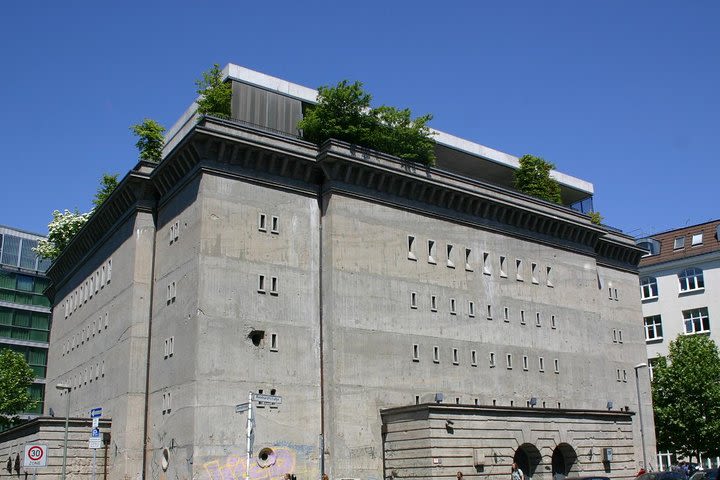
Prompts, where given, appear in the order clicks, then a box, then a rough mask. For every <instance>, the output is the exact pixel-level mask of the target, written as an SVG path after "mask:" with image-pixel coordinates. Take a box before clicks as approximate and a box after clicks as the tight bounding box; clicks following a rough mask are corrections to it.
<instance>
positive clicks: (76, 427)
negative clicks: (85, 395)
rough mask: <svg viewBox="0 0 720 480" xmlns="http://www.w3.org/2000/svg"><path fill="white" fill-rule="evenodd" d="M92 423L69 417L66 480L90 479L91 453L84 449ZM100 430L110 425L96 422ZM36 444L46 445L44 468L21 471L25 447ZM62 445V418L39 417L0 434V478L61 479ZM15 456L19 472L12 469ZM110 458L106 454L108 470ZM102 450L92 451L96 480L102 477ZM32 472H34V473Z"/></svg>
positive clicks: (107, 429) (87, 420)
mask: <svg viewBox="0 0 720 480" xmlns="http://www.w3.org/2000/svg"><path fill="white" fill-rule="evenodd" d="M91 428H92V422H91V420H90V419H89V418H87V419H78V418H71V419H70V422H69V428H68V450H67V465H66V470H65V471H66V477H67V479H68V480H90V479H91V478H92V471H93V451H92V450H90V449H89V448H88V438H89V437H90V430H91ZM100 430H101V431H103V432H108V431H110V422H109V421H108V420H103V421H101V422H100ZM29 443H38V444H43V445H46V446H47V466H46V467H39V468H37V469H33V468H28V469H25V468H24V467H23V466H22V465H23V461H24V455H25V445H27V444H29ZM64 444H65V418H58V417H55V418H50V417H40V418H37V419H35V420H33V421H31V422H29V423H26V424H24V425H22V426H19V427H16V428H13V429H11V430H8V431H6V432H3V433H1V434H0V468H2V470H1V471H0V477H5V478H10V477H12V478H27V477H28V476H32V475H33V474H34V473H37V478H46V479H57V478H60V477H61V473H62V463H63V447H64ZM17 456H19V464H20V472H19V473H18V472H17V471H16V470H15V469H14V466H15V459H16V457H17ZM8 458H10V459H11V460H12V466H13V470H12V473H8V471H7V470H6V469H5V467H6V464H7V459H8ZM111 461H112V460H111V456H110V455H109V452H108V467H109V468H111ZM104 462H105V449H104V448H101V449H98V450H96V459H95V471H96V475H97V478H99V479H101V478H103V469H104V465H105V464H104ZM35 470H37V471H36V472H35Z"/></svg>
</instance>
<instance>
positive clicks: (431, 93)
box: [0, 0, 720, 236]
mask: <svg viewBox="0 0 720 480" xmlns="http://www.w3.org/2000/svg"><path fill="white" fill-rule="evenodd" d="M111 3H112V4H113V5H112V6H108V4H111ZM719 20H720V2H718V1H716V0H713V1H693V2H682V1H679V0H678V1H676V2H666V1H626V0H622V1H619V0H618V1H581V2H579V1H576V0H574V1H551V2H538V1H495V2H490V1H475V0H473V1H467V2H452V1H450V2H426V1H418V0H415V1H404V0H402V1H399V0H395V1H387V0H385V1H382V2H377V1H369V0H366V1H363V2H342V1H333V2H319V3H318V2H308V1H305V2H299V1H292V2H284V1H273V2H242V1H238V0H234V1H228V2H222V1H202V0H195V1H192V2H190V1H173V2H169V1H164V2H163V1H148V0H146V1H144V2H136V1H123V2H98V1H96V0H95V1H83V2H77V1H70V2H56V1H46V0H39V1H36V2H9V3H7V4H6V5H4V6H3V9H2V14H0V58H1V62H2V63H0V65H1V68H2V74H1V75H0V105H2V115H0V141H1V144H2V150H0V159H1V161H2V169H1V173H0V182H1V185H2V188H1V190H0V224H5V225H10V226H14V227H19V228H22V229H25V230H30V231H33V232H38V233H45V232H46V231H47V228H46V225H47V223H48V221H49V220H50V218H51V212H52V210H53V209H65V208H68V209H74V208H78V209H80V210H81V211H86V210H89V208H90V206H91V203H90V201H91V198H92V196H93V194H94V192H95V190H96V188H97V185H98V179H99V178H100V177H101V175H102V173H103V172H112V173H117V172H119V173H121V176H122V175H124V174H125V173H126V172H127V171H128V170H129V169H130V168H132V166H133V165H134V164H135V163H136V160H137V151H136V150H135V148H134V142H135V140H134V137H132V135H131V133H130V131H129V126H130V125H131V124H133V123H137V122H139V121H141V120H142V119H143V118H144V117H150V118H154V119H156V120H158V121H159V122H161V123H162V124H164V125H165V126H168V127H169V126H170V125H172V124H173V123H174V121H175V120H176V119H177V118H178V117H179V115H180V114H181V113H182V112H183V111H184V110H185V108H186V107H187V106H188V105H189V104H190V103H191V102H192V100H193V99H194V97H195V91H194V90H195V88H194V81H195V79H197V78H198V77H199V76H200V73H201V72H202V71H203V70H206V69H208V68H209V67H210V66H211V65H212V64H213V63H219V64H221V65H225V64H226V63H230V62H232V63H236V64H239V65H242V66H245V67H248V68H251V69H254V70H258V71H261V72H264V73H267V74H270V75H274V76H277V77H281V78H284V79H286V80H289V81H291V82H294V83H299V84H302V85H305V86H308V87H317V86H319V85H328V84H334V83H336V82H337V81H339V80H342V79H350V80H360V81H362V82H364V83H365V87H366V89H367V90H368V91H369V92H370V93H372V94H373V97H374V102H373V103H374V104H381V103H386V104H390V105H395V106H398V107H409V108H411V109H412V111H413V113H414V114H417V115H420V114H424V113H432V114H433V115H434V119H433V120H432V122H431V125H432V126H433V127H435V128H437V129H439V130H443V131H446V132H448V133H452V134H454V135H457V136H460V137H463V138H467V139H469V140H473V141H476V142H478V143H482V144H484V145H487V146H489V147H492V148H495V149H498V150H502V151H505V152H508V153H511V154H514V155H522V154H524V153H532V154H535V155H540V156H543V157H544V158H545V159H547V160H549V161H552V162H554V163H555V164H556V165H557V168H558V170H560V171H562V172H564V173H568V174H570V175H573V176H577V177H580V178H582V179H585V180H588V181H590V182H592V183H593V184H594V185H595V192H596V193H595V207H596V209H597V210H599V211H600V212H601V213H602V215H603V216H604V217H605V222H606V223H607V224H609V225H613V226H616V227H618V228H621V229H623V230H624V231H626V232H628V233H630V234H633V235H636V236H637V235H642V234H648V233H653V232H658V231H660V230H665V229H668V228H672V227H676V226H683V225H686V224H688V223H691V224H692V223H700V222H703V221H706V220H709V219H713V218H718V217H720V211H719V209H718V205H719V204H720V202H718V193H719V192H720V189H718V182H719V181H720V167H719V166H718V165H719V163H720V157H719V153H718V152H720V148H719V147H720V146H719V145H718V143H719V142H718V139H719V138H720V28H718V21H719Z"/></svg>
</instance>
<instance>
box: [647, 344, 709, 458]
mask: <svg viewBox="0 0 720 480" xmlns="http://www.w3.org/2000/svg"><path fill="white" fill-rule="evenodd" d="M652 397H653V407H654V413H655V430H656V437H657V446H658V450H659V451H671V452H678V453H682V454H683V455H687V456H695V457H697V455H698V454H702V455H704V456H706V457H711V456H716V455H718V454H720V444H718V443H717V441H716V439H717V432H718V430H719V429H720V355H719V354H718V348H717V345H716V344H715V342H714V341H713V340H711V339H710V338H709V337H707V336H705V335H681V336H678V338H677V339H676V340H674V341H672V342H670V351H669V355H668V358H665V357H660V358H658V360H657V363H655V365H654V368H653V382H652Z"/></svg>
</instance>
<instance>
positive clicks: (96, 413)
mask: <svg viewBox="0 0 720 480" xmlns="http://www.w3.org/2000/svg"><path fill="white" fill-rule="evenodd" d="M100 417H102V407H96V408H93V409H92V410H90V418H100Z"/></svg>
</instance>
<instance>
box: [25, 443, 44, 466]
mask: <svg viewBox="0 0 720 480" xmlns="http://www.w3.org/2000/svg"><path fill="white" fill-rule="evenodd" d="M45 466H47V445H41V444H39V443H28V444H27V445H25V459H24V461H23V467H45Z"/></svg>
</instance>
